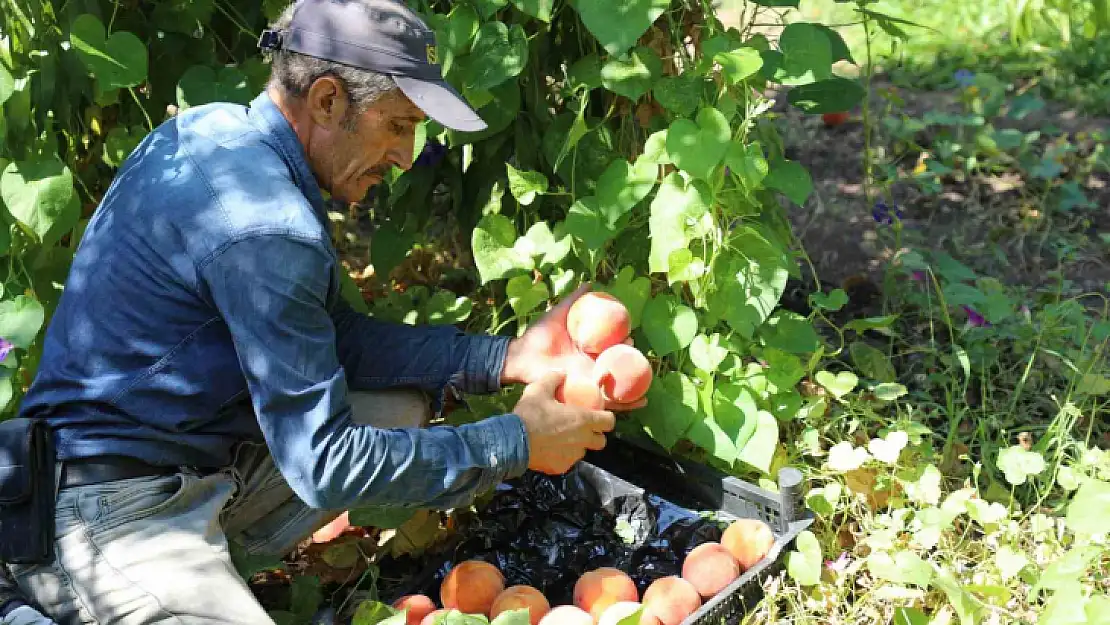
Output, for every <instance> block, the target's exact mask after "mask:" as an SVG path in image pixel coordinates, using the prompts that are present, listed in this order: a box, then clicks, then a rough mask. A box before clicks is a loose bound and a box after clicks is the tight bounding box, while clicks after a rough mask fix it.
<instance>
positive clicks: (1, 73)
mask: <svg viewBox="0 0 1110 625" xmlns="http://www.w3.org/2000/svg"><path fill="white" fill-rule="evenodd" d="M13 93H15V78H13V77H12V74H11V72H9V71H8V68H6V67H4V64H3V63H0V106H3V104H4V103H5V102H7V101H8V98H10V97H12V94H13Z"/></svg>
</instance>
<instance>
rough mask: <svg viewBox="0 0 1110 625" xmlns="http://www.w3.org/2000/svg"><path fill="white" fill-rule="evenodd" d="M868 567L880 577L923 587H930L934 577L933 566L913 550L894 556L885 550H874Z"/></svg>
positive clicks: (868, 561)
mask: <svg viewBox="0 0 1110 625" xmlns="http://www.w3.org/2000/svg"><path fill="white" fill-rule="evenodd" d="M867 569H868V570H869V571H871V573H872V574H874V575H875V577H877V578H878V579H882V580H886V581H889V582H894V583H895V584H913V585H915V586H920V587H921V588H928V586H929V582H930V581H931V580H932V579H933V569H932V567H930V566H929V563H927V562H925V561H924V560H922V559H921V558H920V556H918V555H917V554H916V553H913V552H912V551H899V552H898V553H896V554H894V557H891V555H890V554H889V553H887V552H885V551H874V552H872V553H871V555H869V556H867Z"/></svg>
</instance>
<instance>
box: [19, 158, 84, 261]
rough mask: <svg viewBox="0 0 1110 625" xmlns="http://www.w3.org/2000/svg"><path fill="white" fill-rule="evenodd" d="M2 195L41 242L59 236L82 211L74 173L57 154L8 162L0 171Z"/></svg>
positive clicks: (23, 223)
mask: <svg viewBox="0 0 1110 625" xmlns="http://www.w3.org/2000/svg"><path fill="white" fill-rule="evenodd" d="M0 197H2V198H3V200H4V204H6V205H7V207H8V212H9V213H11V215H12V217H14V218H15V219H16V220H17V221H18V222H19V223H20V224H22V225H23V226H24V227H26V228H28V229H30V231H31V232H33V233H34V234H35V235H37V236H38V238H39V240H40V242H43V243H48V242H50V241H49V239H48V235H49V238H54V237H59V238H60V235H61V233H62V232H64V231H66V230H69V229H70V228H72V227H73V226H74V225H75V224H76V223H77V219H78V218H79V217H80V214H81V206H80V201H79V200H78V199H77V195H76V194H75V193H74V192H73V174H72V173H70V171H69V168H68V167H66V165H65V164H64V163H62V161H61V160H60V159H59V158H58V157H57V156H50V157H42V158H39V159H36V160H30V161H17V162H13V163H11V164H9V165H8V166H7V167H6V168H5V169H4V173H3V174H2V175H0Z"/></svg>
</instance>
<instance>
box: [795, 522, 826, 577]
mask: <svg viewBox="0 0 1110 625" xmlns="http://www.w3.org/2000/svg"><path fill="white" fill-rule="evenodd" d="M795 544H796V545H797V547H798V548H797V550H795V551H791V552H790V553H789V554H788V555H787V556H786V570H787V572H789V573H790V577H793V578H794V580H795V581H797V582H798V583H799V584H800V585H802V586H816V585H817V584H819V583H820V582H821V563H822V562H823V560H822V558H821V544H820V543H818V542H817V537H816V536H814V535H813V532H811V531H809V530H804V531H802V533H801V534H798V538H796V539H795Z"/></svg>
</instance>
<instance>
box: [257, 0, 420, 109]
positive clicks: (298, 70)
mask: <svg viewBox="0 0 1110 625" xmlns="http://www.w3.org/2000/svg"><path fill="white" fill-rule="evenodd" d="M295 6H296V3H295V2H294V3H290V5H289V6H288V7H286V8H285V10H284V11H283V12H282V14H281V16H280V17H278V18H277V20H275V21H274V23H273V24H272V25H271V26H270V28H273V29H275V30H281V29H285V28H288V27H289V24H290V23H291V22H292V21H293V9H294V7H295ZM324 76H333V77H335V78H336V79H338V80H339V81H340V82H341V83H342V84H343V86H344V88H346V90H347V102H348V104H350V106H351V109H352V110H351V112H350V113H349V114H348V115H347V117H346V118H345V119H344V120H343V122H344V126H345V127H346V128H347V129H348V130H353V128H354V124H355V117H356V116H357V115H358V114H359V113H362V112H364V111H365V110H366V109H367V108H368V107H369V106H370V105H371V104H373V103H374V102H375V101H376V100H378V99H379V98H381V97H382V96H384V95H386V94H388V93H390V92H391V91H393V90H394V89H397V88H398V87H397V83H395V82H393V79H392V78H390V77H389V76H387V75H386V74H379V73H378V72H372V71H369V70H365V69H359V68H356V67H352V66H350V65H344V64H342V63H336V62H334V61H326V60H324V59H318V58H316V57H313V56H308V55H305V54H300V53H298V52H293V51H291V50H276V51H273V52H271V56H270V85H271V86H274V87H278V88H280V89H281V90H282V91H284V92H285V93H287V94H289V95H291V96H294V97H297V98H301V97H304V96H305V94H307V93H308V89H309V87H311V86H312V83H314V82H316V80H317V79H319V78H322V77H324Z"/></svg>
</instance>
